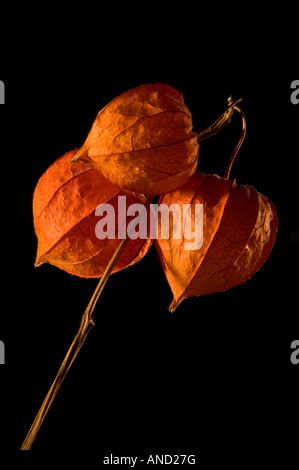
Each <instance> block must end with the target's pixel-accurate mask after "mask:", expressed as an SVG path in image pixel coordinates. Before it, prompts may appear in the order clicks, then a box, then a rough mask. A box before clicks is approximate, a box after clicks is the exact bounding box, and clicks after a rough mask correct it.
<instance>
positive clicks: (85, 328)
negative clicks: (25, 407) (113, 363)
mask: <svg viewBox="0 0 299 470" xmlns="http://www.w3.org/2000/svg"><path fill="white" fill-rule="evenodd" d="M152 200H153V197H151V196H149V197H148V198H147V200H146V203H145V206H146V207H148V205H149V204H150V203H151V202H152ZM129 239H130V234H127V237H126V238H125V239H123V240H122V241H121V243H120V244H119V245H118V247H117V249H116V251H115V253H114V254H113V256H112V258H111V260H110V261H109V263H108V266H107V267H106V269H105V272H104V274H103V276H102V277H101V279H100V281H99V283H98V285H97V287H96V289H95V291H94V293H93V295H92V297H91V299H90V301H89V303H88V305H87V307H86V309H85V311H84V313H83V316H82V319H81V323H80V327H79V329H78V332H77V334H76V336H75V338H74V340H73V342H72V344H71V346H70V348H69V350H68V352H67V353H66V356H65V358H64V360H63V361H62V364H61V366H60V368H59V370H58V373H57V375H56V377H55V379H54V382H53V383H52V385H51V387H50V389H49V391H48V393H47V395H46V397H45V399H44V401H43V403H42V405H41V407H40V409H39V411H38V413H37V415H36V417H35V419H34V421H33V423H32V425H31V427H30V429H29V431H28V434H27V436H26V438H25V440H24V442H23V444H22V446H21V450H30V449H31V446H32V444H33V442H34V440H35V438H36V436H37V433H38V431H39V429H40V427H41V425H42V423H43V421H44V419H45V417H46V415H47V413H48V411H49V409H50V407H51V405H52V403H53V401H54V399H55V397H56V395H57V393H58V391H59V389H60V387H61V384H62V382H63V380H64V379H65V377H66V374H67V373H68V370H69V369H70V367H71V365H72V363H73V362H74V360H75V358H76V356H77V354H78V353H79V351H80V349H81V347H82V346H83V344H84V342H85V340H86V338H87V336H88V334H89V332H90V330H91V329H92V327H93V326H94V321H93V318H92V314H93V311H94V309H95V306H96V303H97V301H98V298H99V296H100V295H101V293H102V291H103V289H104V287H105V285H106V282H107V281H108V278H109V276H110V274H111V271H112V269H113V267H114V266H115V264H116V263H117V261H118V259H119V257H120V255H121V253H122V251H123V249H124V248H125V246H126V244H127V242H128V241H129Z"/></svg>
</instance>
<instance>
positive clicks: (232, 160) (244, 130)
mask: <svg viewBox="0 0 299 470" xmlns="http://www.w3.org/2000/svg"><path fill="white" fill-rule="evenodd" d="M234 109H235V110H236V111H238V113H239V114H240V115H241V117H242V132H241V137H240V139H239V142H238V143H237V146H236V148H235V150H234V151H233V154H232V156H231V157H230V159H229V162H228V165H227V167H226V170H225V174H224V179H229V175H230V170H231V168H232V164H233V162H234V159H235V157H236V155H237V153H238V152H239V149H240V147H241V145H242V143H243V140H244V138H245V134H246V118H245V114H244V113H243V111H242V109H240V108H239V107H238V106H234Z"/></svg>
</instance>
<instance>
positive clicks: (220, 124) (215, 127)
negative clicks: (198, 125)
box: [197, 96, 242, 142]
mask: <svg viewBox="0 0 299 470" xmlns="http://www.w3.org/2000/svg"><path fill="white" fill-rule="evenodd" d="M227 101H228V108H227V109H226V110H225V111H224V113H222V114H221V116H220V117H219V118H218V119H217V120H216V121H215V122H214V123H213V124H211V125H210V126H208V127H207V128H206V129H203V130H202V131H200V132H198V133H197V141H198V142H201V141H202V140H205V139H208V138H209V137H212V136H213V135H215V134H218V132H219V131H221V130H222V129H223V128H224V127H225V126H226V124H228V123H229V122H230V121H231V117H232V115H233V112H234V110H235V109H239V108H237V106H236V104H237V103H239V102H240V101H242V98H238V99H237V100H235V101H233V100H232V97H231V96H230V97H229V98H228V100H227Z"/></svg>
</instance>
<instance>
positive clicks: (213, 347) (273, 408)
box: [0, 12, 299, 468]
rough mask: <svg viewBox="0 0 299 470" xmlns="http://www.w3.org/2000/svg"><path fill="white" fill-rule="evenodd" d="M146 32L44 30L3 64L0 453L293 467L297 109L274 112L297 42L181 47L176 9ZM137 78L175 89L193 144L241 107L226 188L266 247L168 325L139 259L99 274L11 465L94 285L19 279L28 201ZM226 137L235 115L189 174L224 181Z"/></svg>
mask: <svg viewBox="0 0 299 470" xmlns="http://www.w3.org/2000/svg"><path fill="white" fill-rule="evenodd" d="M120 16H121V14H119V17H120ZM150 19H152V23H151V21H149V25H150V26H151V28H152V29H151V31H152V33H151V34H150V32H149V29H148V28H149V25H147V27H144V29H143V26H142V25H141V26H139V28H138V30H136V29H135V26H136V25H135V23H134V20H133V19H131V23H126V24H127V27H124V28H123V29H122V30H119V29H116V30H115V29H114V30H113V34H112V29H110V28H109V27H108V29H105V31H102V30H101V31H99V32H97V30H96V31H95V30H94V29H93V28H92V33H93V34H91V33H90V34H88V33H86V32H84V34H83V32H81V30H80V25H70V27H69V29H67V31H66V34H65V35H63V39H62V35H61V32H62V30H64V29H65V28H64V25H63V24H61V25H60V24H59V25H58V26H57V28H54V27H53V28H52V29H51V28H49V36H48V41H47V40H44V39H41V32H42V29H43V27H42V26H40V27H39V28H37V30H36V32H35V34H33V35H32V37H30V38H28V37H25V39H26V41H25V42H23V41H22V40H21V38H20V41H19V42H18V45H17V46H14V47H15V49H14V48H12V49H11V50H10V53H9V54H7V57H6V56H5V58H3V62H2V63H3V64H4V66H5V67H4V68H3V70H1V76H0V79H1V80H3V81H4V82H5V90H6V104H5V106H2V107H1V109H0V112H1V142H2V143H1V169H2V205H1V206H2V207H1V209H2V217H1V219H2V240H3V241H2V270H3V278H2V309H1V310H2V313H1V316H0V339H1V340H2V341H4V343H5V347H6V364H5V366H1V369H0V380H1V404H0V408H1V416H2V417H1V428H2V432H3V435H2V437H1V443H0V445H1V444H2V445H1V447H2V451H3V454H4V453H7V454H8V455H9V456H10V459H11V461H12V459H18V460H20V462H21V465H22V466H23V465H24V464H25V462H29V463H30V464H32V463H33V462H35V461H37V462H38V463H39V464H45V463H46V462H48V461H50V460H51V459H53V461H55V462H57V460H56V459H57V457H58V456H59V462H60V463H61V462H66V463H70V462H72V461H73V460H74V461H77V459H81V458H82V459H84V460H85V464H86V468H98V467H99V466H100V465H101V462H102V461H103V458H104V456H106V455H110V453H113V454H114V455H118V456H129V455H133V456H135V455H136V456H138V457H139V458H146V456H147V455H149V454H150V453H175V454H178V453H182V454H186V453H191V454H196V459H197V463H198V464H199V465H201V468H218V467H219V468H221V467H220V466H219V465H223V464H229V465H230V466H231V467H232V468H235V467H236V468H244V467H246V465H247V464H249V465H250V464H251V465H255V466H256V465H257V464H264V465H265V466H266V468H268V467H267V465H269V464H270V462H272V461H273V462H274V461H275V462H278V461H281V462H284V464H285V461H286V459H288V460H289V461H290V462H293V461H295V460H293V459H294V458H295V453H296V449H297V448H298V384H299V382H298V374H299V365H298V366H295V365H293V364H292V363H291V361H290V354H291V349H290V344H291V342H292V341H293V340H295V339H298V336H299V333H298V330H299V328H298V327H299V320H298V300H297V296H298V274H297V270H298V263H299V236H298V233H299V232H298V231H299V217H298V203H299V198H298V185H297V179H298V167H299V165H298V124H299V105H297V106H295V105H293V104H292V103H291V101H290V95H291V89H290V84H291V82H292V81H293V80H295V79H298V67H296V66H295V59H294V57H295V46H294V43H293V42H292V41H291V40H290V41H289V42H288V41H287V39H286V38H285V42H284V43H281V42H280V40H281V38H279V37H277V36H276V35H275V34H274V36H273V37H272V36H271V38H270V37H269V34H266V35H264V34H262V28H260V30H259V33H260V35H259V36H258V37H257V36H256V35H257V31H256V29H255V28H253V29H252V30H251V32H250V34H251V36H250V38H251V40H250V41H248V44H246V46H245V44H244V42H243V40H242V38H241V35H240V34H237V32H234V33H232V32H230V29H229V27H228V28H227V29H225V28H224V32H223V33H221V34H220V33H219V34H218V35H216V33H215V32H210V36H206V37H205V36H204V35H203V36H197V33H196V31H197V30H196V31H193V35H192V41H189V37H188V33H189V28H188V25H187V24H185V27H184V29H180V28H179V27H178V26H179V25H180V18H179V12H177V16H176V20H175V21H176V23H175V25H174V27H173V28H172V27H170V28H169V30H167V32H166V31H164V28H163V24H164V23H163V22H162V20H161V22H159V21H158V19H157V18H156V17H155V16H153V17H150ZM154 20H155V21H154ZM102 21H103V22H104V23H105V21H104V19H102ZM203 22H204V19H203V18H201V19H198V23H196V21H195V22H194V23H195V25H196V26H197V28H199V25H201V24H202V23H203ZM128 25H130V27H129V26H128ZM255 26H257V25H255ZM258 26H260V25H258ZM192 27H193V23H192ZM192 27H191V26H190V28H191V29H192ZM99 29H101V28H99ZM128 31H130V35H128ZM153 31H154V32H155V33H157V34H153ZM64 33H65V31H64ZM272 33H275V30H274V29H273V31H272ZM244 35H245V36H246V34H245V33H244ZM82 36H84V39H85V41H84V42H83V37H82ZM231 36H232V37H231ZM42 37H44V36H42ZM228 37H230V41H228ZM23 38H24V36H23ZM153 39H155V40H153ZM212 39H213V40H214V41H213V42H212ZM81 40H82V42H81ZM40 41H42V44H41V45H40V47H39V42H40ZM91 46H92V48H91ZM286 52H287V53H288V56H287V54H286ZM288 57H290V58H291V59H288ZM293 64H294V65H293ZM151 82H164V83H167V84H169V85H172V86H174V87H176V88H178V89H179V90H180V91H181V92H182V93H183V96H184V99H185V103H186V105H187V106H188V108H189V109H190V111H191V113H192V116H193V124H194V126H193V127H194V130H195V131H198V130H200V129H202V128H204V127H206V126H207V125H209V124H210V123H212V122H213V121H214V120H215V119H216V118H217V117H218V116H219V115H220V114H221V113H222V112H223V111H224V110H225V108H226V105H227V98H228V97H229V96H230V95H232V96H233V98H238V97H242V98H243V102H242V103H241V104H240V107H242V109H243V111H244V112H245V114H246V118H247V135H246V138H245V141H244V144H243V146H242V148H241V150H240V152H239V154H238V156H237V158H236V161H235V163H234V165H233V169H232V172H231V177H232V178H236V180H237V182H238V183H240V184H251V185H252V186H254V187H255V188H256V189H257V190H258V191H260V192H261V193H263V194H265V195H266V196H268V197H269V198H270V199H271V200H272V201H273V203H274V204H275V206H276V208H277V212H278V217H279V230H278V235H277V240H276V243H275V245H274V248H273V251H272V253H271V255H270V257H269V259H268V260H267V262H266V263H265V265H264V266H263V267H262V268H261V270H260V271H259V272H258V273H257V274H256V275H254V277H253V278H252V279H251V280H249V281H248V282H246V283H245V284H243V285H241V286H239V287H236V288H234V289H231V290H229V291H226V292H223V293H219V294H214V295H207V296H203V297H199V298H192V299H188V300H185V301H184V302H183V303H182V304H181V305H180V306H179V308H178V309H177V311H176V312H175V313H174V314H171V313H169V312H168V306H169V304H170V303H171V300H172V296H171V292H170V289H169V287H168V284H167V282H166V279H165V277H164V274H163V271H162V268H161V266H160V263H159V259H158V256H157V253H156V251H155V248H154V247H152V248H151V250H150V252H149V253H148V254H147V255H146V257H145V258H144V259H143V260H142V261H141V262H140V263H138V264H137V265H134V266H132V267H130V268H128V269H127V270H125V271H123V272H120V273H118V274H114V275H113V276H111V278H110V279H109V281H108V283H107V285H106V287H105V289H104V292H103V294H102V296H101V298H100V300H99V302H98V305H97V308H96V311H95V313H94V319H95V324H96V326H95V328H93V330H92V331H91V333H90V335H89V337H88V339H87V342H86V344H85V345H84V347H83V349H82V351H81V352H80V354H79V356H78V357H77V359H76V361H75V363H74V364H73V366H72V368H71V370H70V372H69V374H68V376H67V378H66V380H65V382H64V383H63V386H62V388H61V390H60V392H59V394H58V396H57V398H56V400H55V402H54V404H53V406H52V408H51V410H50V412H49V414H48V416H47V418H46V420H45V422H44V424H43V426H42V428H41V430H40V432H39V434H38V436H37V439H36V441H35V443H34V445H33V447H32V450H31V452H30V453H25V452H19V451H18V449H19V447H20V445H21V443H22V441H23V439H24V437H25V435H26V433H27V431H28V429H29V426H30V425H31V423H32V421H33V419H34V417H35V414H36V412H37V411H38V408H39V406H40V404H41V402H42V400H43V398H44V396H45V394H46V392H47V390H48V388H49V386H50V385H51V383H52V380H53V378H54V377H55V375H56V372H57V370H58V367H59V365H60V363H61V361H62V359H63V357H64V355H65V353H66V351H67V349H68V347H69V345H70V344H71V341H72V339H73V337H74V335H75V333H76V331H77V328H78V326H79V323H80V319H81V315H82V313H83V310H84V308H85V307H86V304H87V302H88V300H89V298H90V296H91V294H92V292H93V290H94V288H95V286H96V284H97V281H96V280H85V279H81V278H77V277H75V276H70V275H69V274H67V273H65V272H63V271H61V270H59V269H57V268H55V267H52V266H50V265H43V266H41V267H40V268H34V266H33V264H34V259H35V251H36V246H37V240H36V237H35V234H34V229H33V220H32V209H31V205H32V194H33V191H34V187H35V185H36V183H37V181H38V178H39V177H40V176H41V174H42V173H43V172H44V171H45V170H46V169H47V167H48V166H49V165H50V164H51V163H52V162H53V161H54V160H55V159H56V158H58V157H60V156H61V155H63V154H64V153H65V152H66V151H68V150H71V149H73V148H76V147H80V146H81V145H82V143H83V141H84V140H85V137H86V135H87V133H88V131H89V129H90V127H91V124H92V122H93V120H94V119H95V117H96V115H97V113H98V111H99V110H100V109H101V108H102V107H103V106H105V105H106V104H107V103H108V102H109V101H110V100H111V99H113V98H114V97H116V96H117V95H118V94H120V93H122V92H124V91H126V90H128V89H130V88H133V87H135V86H138V85H140V84H144V83H151ZM240 126H241V122H240V118H239V117H238V116H237V115H234V117H233V119H232V122H231V123H230V124H229V125H228V126H227V127H226V128H225V129H224V130H223V131H222V132H221V133H220V134H219V135H217V136H215V137H213V138H212V139H209V140H207V141H205V142H203V143H202V145H201V148H200V152H199V170H200V171H202V172H205V173H217V174H219V175H223V174H224V171H225V168H226V164H227V162H228V159H229V157H230V155H231V153H232V151H233V149H234V147H235V145H236V142H237V141H238V138H239V135H240V129H241V127H240ZM296 426H297V430H296ZM56 465H57V468H60V467H59V465H58V464H57V463H56ZM284 468H286V466H285V467H284Z"/></svg>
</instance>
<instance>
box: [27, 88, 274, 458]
mask: <svg viewBox="0 0 299 470" xmlns="http://www.w3.org/2000/svg"><path fill="white" fill-rule="evenodd" d="M238 101H240V100H238ZM238 101H236V102H232V100H231V99H229V106H228V109H227V110H226V111H225V112H224V113H223V114H222V115H221V116H220V118H219V119H218V120H217V121H216V122H215V123H214V124H212V125H211V126H209V127H208V128H207V129H204V130H203V131H201V132H199V133H195V132H193V130H192V118H191V113H190V111H189V110H188V108H187V107H186V105H185V103H184V100H183V97H182V95H181V93H180V92H179V91H178V90H176V89H174V88H173V87H170V86H168V85H164V84H150V85H144V86H140V87H137V88H135V89H133V90H129V91H128V92H126V93H123V94H122V95H120V96H119V97H117V98H115V99H114V100H113V101H112V102H111V103H109V104H108V105H107V106H106V107H105V108H104V109H103V110H102V111H100V112H99V114H98V116H97V117H96V119H95V122H94V123H93V125H92V127H91V130H90V132H89V134H88V136H87V138H86V141H85V142H84V144H83V146H82V147H81V149H77V150H72V151H70V152H67V153H66V154H65V155H64V156H62V157H61V158H60V159H58V160H57V161H56V162H54V163H53V164H52V165H51V166H50V167H49V168H48V170H47V171H46V172H45V173H44V174H43V175H42V177H41V178H40V180H39V182H38V184H37V187H36V189H35V192H34V198H33V216H34V226H35V231H36V234H37V237H38V249H37V257H36V265H40V264H42V263H45V262H48V263H50V264H53V265H54V266H57V267H59V268H61V269H63V270H65V271H67V272H68V273H71V274H74V275H77V276H81V277H99V278H100V280H99V283H98V285H97V287H96V289H95V291H94V293H93V295H92V297H91V299H90V302H89V303H88V305H87V307H86V310H85V312H84V313H83V316H82V320H81V324H80V327H79V329H78V332H77V334H76V336H75V338H74V340H73V343H72V344H71V346H70V348H69V350H68V352H67V354H66V356H65V358H64V360H63V362H62V364H61V367H60V369H59V371H58V373H57V376H56V378H55V380H54V382H53V384H52V386H51V388H50V390H49V391H48V393H47V395H46V397H45V399H44V402H43V404H42V406H41V408H40V410H39V411H38V413H37V415H36V417H35V420H34V421H33V424H32V426H31V428H30V430H29V432H28V434H27V436H26V438H25V440H24V442H23V445H22V447H21V449H22V450H29V449H30V448H31V446H32V444H33V442H34V440H35V437H36V435H37V433H38V431H39V429H40V426H41V425H42V423H43V420H44V418H45V416H46V414H47V412H48V411H49V408H50V406H51V404H52V403H53V401H54V399H55V396H56V394H57V393H58V390H59V388H60V386H61V384H62V382H63V380H64V378H65V376H66V374H67V372H68V370H69V368H70V366H71V364H72V363H73V361H74V359H75V357H76V356H77V354H78V352H79V351H80V349H81V347H82V345H83V344H84V342H85V340H86V338H87V335H88V334H89V332H90V330H91V328H92V327H93V326H94V320H93V318H92V314H93V311H94V308H95V305H96V303H97V300H98V298H99V296H100V294H101V292H102V290H103V288H104V286H105V284H106V282H107V280H108V278H109V276H110V274H112V273H114V272H117V271H120V270H122V269H124V268H125V267H127V266H130V265H132V264H134V263H136V262H137V261H139V260H141V259H142V258H143V257H144V256H145V255H146V253H147V252H148V250H149V249H150V247H151V245H152V242H153V240H152V233H151V231H150V230H149V229H148V231H147V233H146V234H145V236H144V237H142V238H141V237H139V238H138V237H136V236H133V235H132V223H133V222H132V217H130V216H129V213H127V214H126V215H125V217H124V218H123V217H121V215H120V216H119V211H120V209H119V207H118V204H117V203H118V201H119V197H121V198H123V199H122V200H125V201H126V202H127V203H128V204H129V205H130V204H131V205H132V207H137V206H138V207H140V205H142V208H143V209H144V210H143V212H142V213H140V217H139V219H138V220H139V221H142V217H143V218H146V219H147V221H149V220H150V219H151V209H152V208H151V202H152V201H153V199H154V196H155V195H158V196H160V199H159V204H166V205H167V206H168V207H170V206H171V205H172V204H174V203H176V204H179V205H180V206H182V207H183V206H184V204H189V205H190V207H191V210H192V208H193V206H195V205H196V204H202V206H203V219H202V222H203V223H202V230H203V241H202V246H200V248H199V249H196V250H191V249H189V248H188V245H187V244H186V242H187V241H188V242H189V241H190V240H186V238H185V237H184V235H182V236H181V237H179V238H177V237H174V236H173V234H174V229H175V227H174V222H173V220H174V219H172V223H170V227H169V228H170V230H169V236H168V237H167V239H165V238H163V237H162V236H161V226H160V225H161V219H160V220H159V219H158V225H159V227H158V238H157V239H155V246H156V249H157V251H158V254H159V257H160V260H161V264H162V267H163V269H164V272H165V276H166V278H167V281H168V283H169V285H170V288H171V290H172V293H173V302H172V304H171V306H170V310H171V311H174V310H175V309H176V308H177V306H178V305H179V304H180V302H182V301H183V300H184V299H185V298H188V297H192V296H198V295H203V294H207V293H213V292H219V291H222V290H225V289H229V288H231V287H234V286H236V285H238V284H240V283H242V282H244V281H246V280H247V279H249V278H250V277H251V276H252V275H253V274H254V273H255V272H256V271H258V269H259V268H260V267H261V266H262V264H263V263H264V262H265V261H266V259H267V257H268V255H269V254H270V252H271V249H272V247H273V244H274V241H275V236H276V231H277V223H278V222H277V215H276V211H275V208H274V206H273V204H272V202H271V201H270V200H269V199H268V198H267V197H265V196H263V195H262V194H260V193H258V192H257V191H256V190H255V189H254V188H253V187H251V186H239V185H237V184H236V182H235V181H232V180H230V179H229V174H230V169H231V165H232V163H233V160H234V158H235V155H236V154H237V152H238V150H239V148H240V146H241V144H242V142H243V139H244V136H245V130H246V123H245V116H244V114H243V112H242V111H241V110H240V109H239V108H238V107H237V106H236V105H237V103H238ZM234 111H237V112H238V113H239V114H240V115H241V117H242V123H243V127H242V134H241V138H240V140H239V143H238V145H237V147H236V150H235V151H234V153H233V155H232V156H231V158H230V161H229V163H228V166H227V170H226V172H225V175H224V178H220V177H218V176H215V175H204V174H202V173H198V172H197V171H196V170H197V158H198V150H199V142H201V141H202V140H204V139H206V138H208V137H211V136H212V135H214V134H216V133H217V132H219V131H220V130H221V129H222V128H223V127H224V126H225V125H226V124H227V123H228V122H230V120H231V116H232V114H233V112H234ZM145 195H147V196H145ZM105 204H108V205H109V207H112V209H113V214H114V216H115V220H116V222H115V220H114V221H113V224H112V226H113V228H114V235H113V236H112V237H98V236H96V227H97V223H98V217H97V208H98V207H103V205H105ZM144 206H145V207H144ZM180 214H181V215H180V217H181V220H180V222H181V224H182V226H183V225H184V223H185V222H186V220H185V219H184V217H185V216H186V215H185V213H184V211H181V212H180ZM130 215H132V214H130ZM107 223H108V221H107ZM134 224H135V225H134ZM133 226H134V227H136V223H133ZM147 227H148V225H147Z"/></svg>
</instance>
